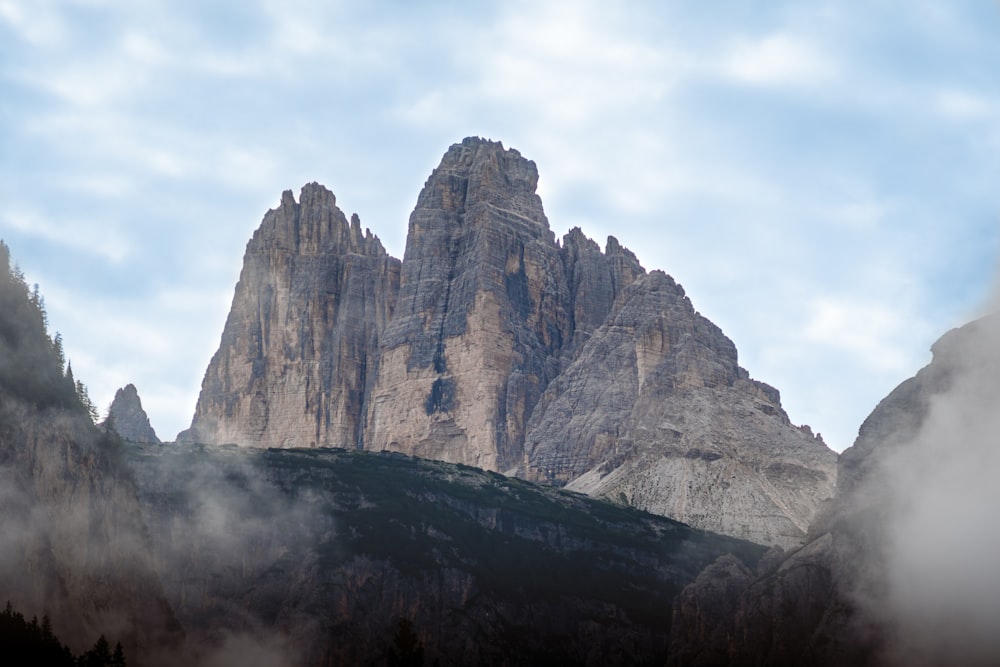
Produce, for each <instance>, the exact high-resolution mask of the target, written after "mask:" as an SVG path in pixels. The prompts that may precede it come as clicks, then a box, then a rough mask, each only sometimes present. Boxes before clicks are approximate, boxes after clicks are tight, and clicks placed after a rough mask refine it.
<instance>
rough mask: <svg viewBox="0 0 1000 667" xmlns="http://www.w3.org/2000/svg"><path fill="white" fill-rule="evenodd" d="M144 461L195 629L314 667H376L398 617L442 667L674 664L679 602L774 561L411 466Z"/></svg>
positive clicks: (219, 452) (550, 497) (443, 468)
mask: <svg viewBox="0 0 1000 667" xmlns="http://www.w3.org/2000/svg"><path fill="white" fill-rule="evenodd" d="M129 459H130V462H131V464H132V466H133V467H134V469H135V471H136V477H137V481H138V484H139V488H140V496H141V499H142V502H143V506H144V511H145V515H146V518H147V522H148V524H149V526H150V530H151V532H152V535H153V540H154V543H155V549H156V551H157V559H158V560H159V567H160V570H161V575H162V577H163V580H164V583H165V585H166V588H167V590H168V591H170V594H169V595H170V599H171V603H172V604H173V606H174V608H175V609H176V610H177V613H178V615H179V617H180V619H181V621H182V622H183V623H184V625H185V626H186V627H187V628H188V629H189V631H191V632H194V633H198V632H201V633H203V634H204V635H205V636H204V637H203V638H202V639H203V640H204V642H205V643H206V644H212V643H214V642H222V641H224V639H225V637H226V636H228V635H231V634H233V633H248V634H250V635H253V636H257V637H259V636H260V635H261V634H262V633H263V634H265V635H266V634H269V633H280V635H282V636H283V637H285V638H287V639H288V643H287V656H288V658H289V660H296V659H301V660H302V661H304V662H305V663H306V664H325V661H331V662H332V663H333V664H367V663H368V661H370V660H374V661H376V664H379V663H381V661H383V660H385V659H386V658H387V657H388V650H389V648H390V645H391V643H392V638H393V636H394V634H395V633H396V632H397V631H398V628H399V622H400V619H405V620H406V621H408V622H409V623H411V624H412V625H411V626H409V627H412V629H413V631H414V632H415V633H416V636H417V637H418V639H419V641H420V642H421V644H422V645H423V647H424V648H425V654H426V657H427V663H428V664H430V663H431V662H432V661H434V660H438V661H440V664H442V665H449V664H456V665H457V664H462V665H468V664H535V665H537V664H595V665H596V664H601V665H607V664H663V662H664V660H665V659H666V657H667V656H666V649H667V643H668V642H667V640H668V636H669V631H670V609H671V604H672V601H673V598H674V595H675V594H676V593H677V592H678V591H679V590H680V589H681V588H683V586H684V585H685V584H686V583H687V582H689V581H690V580H691V579H692V578H693V577H694V576H695V575H696V574H697V573H698V572H699V571H700V570H701V569H702V568H703V567H704V566H705V565H706V564H708V563H709V562H711V561H713V560H714V559H715V558H716V557H718V556H719V555H720V554H722V553H726V552H733V553H736V554H738V555H739V557H740V558H741V559H742V560H743V561H745V562H746V563H747V564H748V565H750V566H753V565H754V564H755V563H756V561H757V560H758V559H759V557H760V555H761V554H762V552H763V548H762V547H758V546H757V545H753V544H751V543H748V542H743V541H740V540H736V539H733V538H728V537H723V536H719V535H714V534H710V533H705V532H703V531H698V530H695V529H693V528H690V527H688V526H686V525H684V524H680V523H677V522H674V521H670V520H668V519H664V518H661V517H656V516H654V515H650V514H646V513H644V512H640V511H638V510H634V509H628V508H622V507H619V506H615V505H611V504H608V503H604V502H601V501H597V500H593V499H590V498H587V497H584V496H580V495H576V494H569V493H565V492H560V491H557V490H554V489H551V488H549V487H542V486H538V485H535V484H532V483H529V482H525V481H522V480H518V479H512V478H508V477H504V476H502V475H499V474H497V473H491V472H484V471H482V470H478V469H475V468H470V467H467V466H462V465H455V464H447V463H442V462H436V461H429V460H421V459H415V458H409V457H406V456H403V455H400V454H389V453H381V454H380V453H370V452H361V451H345V450H331V449H310V450H247V449H239V448H236V447H233V446H221V447H216V446H201V445H189V446H177V447H171V446H156V445H145V446H135V447H133V448H130V453H129ZM192 639H194V637H192ZM199 641H200V640H199Z"/></svg>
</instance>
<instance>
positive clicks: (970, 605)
mask: <svg viewBox="0 0 1000 667" xmlns="http://www.w3.org/2000/svg"><path fill="white" fill-rule="evenodd" d="M933 353H934V358H933V361H932V362H931V363H930V364H929V365H928V366H926V367H925V368H923V369H922V370H920V371H919V372H918V373H917V374H916V376H914V377H912V378H910V379H908V380H906V381H905V382H903V383H902V384H900V385H899V386H898V387H897V388H896V389H895V390H893V391H892V392H891V393H890V394H889V395H888V396H887V397H886V398H885V399H883V400H882V401H881V402H880V403H879V405H878V406H877V407H876V408H875V410H874V411H873V412H872V413H871V415H870V416H869V417H868V418H867V419H866V420H865V422H864V423H863V424H862V426H861V428H860V430H859V433H858V438H857V440H856V441H855V443H854V445H853V446H852V447H851V448H849V449H848V450H846V451H845V452H844V453H843V454H842V455H841V457H840V462H839V480H840V484H839V486H838V490H837V494H836V497H835V499H834V501H833V502H832V503H831V504H830V505H829V507H827V508H825V509H824V511H822V512H821V513H820V514H819V515H818V517H817V519H816V520H815V521H814V523H813V525H812V527H811V529H810V539H809V540H808V541H807V543H806V544H805V545H804V546H802V547H801V548H798V549H794V550H790V551H789V552H788V553H786V554H784V555H783V556H782V557H780V558H779V559H778V564H777V566H775V567H769V568H765V569H764V571H763V572H758V573H757V574H756V575H754V576H746V574H747V573H745V572H743V573H735V574H733V575H732V577H731V581H732V585H731V586H728V587H727V588H726V590H725V592H724V594H720V592H719V586H718V585H717V584H716V583H714V579H713V577H714V578H717V577H718V576H719V569H720V568H722V567H723V564H717V565H716V566H713V568H714V569H713V568H710V569H708V570H706V571H705V572H704V573H703V574H702V575H701V576H699V578H698V579H697V580H696V581H695V582H694V583H692V584H691V585H690V586H689V587H688V588H687V589H686V590H685V591H684V592H683V593H682V594H681V596H680V597H679V598H678V600H679V601H678V602H677V603H675V605H674V616H673V618H674V621H673V628H674V632H673V640H672V648H673V650H672V659H671V662H670V663H669V664H672V665H674V664H675V665H689V664H714V665H748V664H754V665H801V664H810V665H830V666H835V665H891V666H895V665H943V664H969V665H989V664H996V663H997V659H998V657H1000V642H997V640H996V636H997V630H998V629H1000V626H998V625H997V623H996V621H995V619H996V615H995V613H992V611H995V608H996V605H995V604H993V605H992V606H990V605H989V604H987V605H985V606H983V605H982V604H980V603H979V602H976V601H974V598H975V596H974V595H973V594H971V591H974V590H989V591H994V592H995V590H996V586H995V585H993V584H992V583H991V582H992V581H994V580H993V578H992V575H990V574H988V572H990V571H992V565H990V566H984V565H983V563H984V561H981V560H980V557H979V555H978V554H980V553H981V550H982V544H980V543H985V541H986V540H989V539H992V538H991V537H986V536H985V535H984V534H982V532H981V531H983V530H988V529H987V528H985V527H977V526H976V525H975V524H973V523H972V521H973V519H972V518H970V517H969V516H968V514H969V511H970V510H969V504H970V503H968V502H967V501H961V502H962V505H961V508H962V509H964V510H965V511H964V512H959V513H956V512H952V511H949V509H948V508H949V505H950V504H953V503H956V499H957V498H966V497H968V498H970V499H973V500H975V501H976V502H981V500H978V499H981V498H982V497H983V494H984V493H986V494H987V495H988V496H989V498H991V499H992V498H995V495H996V494H995V493H993V492H991V491H990V490H989V489H993V488H995V484H994V480H993V477H992V474H993V473H992V472H989V473H985V474H981V475H978V476H977V474H976V470H979V469H981V468H982V466H984V465H987V464H986V460H987V459H988V458H989V455H988V454H986V452H990V451H993V450H994V448H995V447H994V443H995V438H994V435H993V434H994V433H995V428H996V426H997V425H998V417H997V414H998V413H997V411H996V405H997V399H998V396H1000V382H998V381H997V379H996V378H997V377H1000V318H998V317H997V316H993V317H990V318H986V319H984V320H980V321H977V322H973V323H972V324H969V325H966V326H965V327H962V328H961V329H957V330H954V331H951V332H949V333H948V334H946V335H945V336H944V337H942V338H941V339H940V340H939V341H938V342H937V343H935V345H934V346H933ZM994 460H995V459H994ZM963 461H964V462H963ZM956 471H961V473H962V474H961V475H960V476H959V475H957V474H956ZM928 498H929V499H930V501H929V502H928V500H927V499H928ZM928 505H929V508H928V509H927V510H925V512H926V513H925V514H923V515H921V514H920V512H921V510H920V508H921V507H927V506H928ZM972 511H978V512H979V513H980V514H981V515H983V516H984V517H985V516H989V517H992V512H993V510H992V505H990V506H989V507H980V508H979V509H974V510H972ZM949 523H953V524H955V526H956V527H955V528H951V529H949V528H948V527H947V526H946V525H945V524H949ZM956 531H957V533H958V534H959V535H960V536H961V539H960V540H957V541H956V542H954V543H949V542H948V541H947V538H946V537H943V536H939V534H940V535H948V534H952V533H955V532H956ZM728 571H734V570H733V568H732V567H730V568H729V569H728ZM984 587H985V588H984ZM921 591H923V592H925V594H924V597H921V595H922V593H921ZM986 595H991V593H988V594H986ZM980 597H982V596H980ZM993 599H994V600H995V597H994V598H993ZM917 601H919V602H917ZM914 617H915V618H916V619H917V621H916V622H915V621H914ZM956 619H961V620H956ZM699 655H701V656H712V659H711V660H707V661H704V662H702V661H699V660H695V659H686V658H684V657H683V656H687V658H691V657H692V656H699Z"/></svg>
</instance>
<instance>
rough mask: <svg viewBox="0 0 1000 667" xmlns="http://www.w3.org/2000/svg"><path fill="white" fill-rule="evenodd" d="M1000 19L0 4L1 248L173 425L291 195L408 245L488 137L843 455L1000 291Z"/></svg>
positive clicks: (151, 0)
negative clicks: (450, 167)
mask: <svg viewBox="0 0 1000 667" xmlns="http://www.w3.org/2000/svg"><path fill="white" fill-rule="evenodd" d="M998 35H1000V3H998V2H996V1H995V0H992V1H991V0H975V1H973V0H959V1H954V2H947V3H944V2H938V1H922V0H914V1H905V2H904V1H902V0H900V1H896V2H894V1H889V0H886V1H875V2H848V1H842V2H824V1H822V0H818V1H815V2H810V3H800V2H793V1H787V0H786V1H770V2H763V1H756V2H752V1H741V0H732V1H729V2H718V3H692V2H681V1H680V0H663V1H657V0H651V1H648V2H646V1H641V0H636V1H626V2H619V3H609V2H606V1H605V2H596V1H595V2H592V1H590V0H576V1H573V2H568V1H567V2H545V1H543V0H533V1H532V2H521V1H517V0H513V1H508V2H481V3H466V2H451V1H442V2H420V3H417V2H364V3H360V2H355V3H350V2H302V1H298V0H258V1H256V2H253V1H246V0H241V1H239V2H235V1H234V2H226V1H221V2H205V1H198V2H188V1H178V0H133V1H130V2H128V3H122V2H115V1H113V0H107V1H105V0H63V1H56V0H0V100H2V102H0V173H2V177H0V197H2V202H3V203H2V205H0V238H2V239H3V240H4V241H5V242H6V243H7V244H8V245H9V246H10V248H11V253H12V256H13V258H14V260H15V261H16V262H17V263H18V264H19V266H20V268H21V269H22V270H23V271H24V273H25V274H26V276H27V279H28V281H29V284H31V283H37V284H38V285H39V287H40V290H41V293H42V295H43V296H44V298H45V304H46V308H47V312H48V318H49V326H50V330H51V331H52V332H53V333H54V332H56V331H58V332H59V333H61V334H62V337H63V340H64V346H65V349H66V353H67V356H68V357H69V359H70V361H71V362H72V364H73V370H74V374H75V376H76V377H77V378H78V379H81V380H82V381H83V382H84V383H85V384H86V385H87V386H88V388H89V390H90V394H91V397H92V399H93V400H94V402H95V403H96V404H97V405H98V406H99V407H100V408H102V409H105V410H106V408H107V406H108V405H109V404H110V402H111V400H112V398H113V396H114V393H115V390H116V389H117V388H119V387H121V386H124V385H125V384H127V383H130V382H131V383H134V384H135V385H136V386H137V388H138V390H139V394H140V396H141V397H142V401H143V405H144V407H145V408H146V411H147V412H148V414H149V416H150V419H151V421H152V424H153V426H154V428H155V429H156V430H157V432H158V434H159V435H160V437H161V438H163V439H168V440H169V439H173V437H174V436H175V435H176V433H177V432H178V431H180V430H182V429H184V428H186V427H187V426H188V425H189V424H190V421H191V417H192V415H193V413H194V406H195V402H196V400H197V395H198V390H199V388H200V384H201V380H202V377H203V375H204V372H205V368H206V367H207V365H208V362H209V359H210V358H211V356H212V354H213V353H214V351H215V350H216V348H217V347H218V345H219V340H220V336H221V333H222V328H223V324H224V322H225V318H226V314H227V312H228V309H229V304H230V302H231V300H232V296H233V289H234V286H235V284H236V281H237V278H238V276H239V270H240V267H241V264H242V255H243V251H244V248H245V245H246V242H247V241H248V240H249V238H250V236H251V234H252V233H253V231H254V229H255V228H256V227H257V226H258V225H259V224H260V221H261V218H262V217H263V215H264V213H265V212H266V211H267V210H268V209H270V208H274V207H276V206H277V205H278V203H279V201H280V196H281V193H282V191H283V190H287V189H291V190H293V191H294V192H295V193H296V196H297V195H298V192H299V189H300V188H301V187H302V185H303V184H305V183H307V182H311V181H318V182H320V183H322V184H324V185H326V186H327V187H329V188H330V189H331V190H332V191H333V192H334V193H335V194H336V195H337V200H338V205H339V206H340V207H341V208H342V209H344V211H345V212H346V213H348V214H350V213H354V212H356V213H358V215H359V216H360V217H361V221H362V225H363V226H366V227H369V228H370V229H371V230H372V231H373V232H374V233H375V234H377V235H378V236H379V237H380V238H381V240H382V242H383V243H384V245H385V246H386V248H387V249H388V250H389V252H390V253H391V254H393V255H395V256H397V257H401V256H402V253H403V249H404V245H405V236H406V229H407V218H408V216H409V213H410V211H411V210H412V208H413V206H414V205H415V203H416V197H417V194H418V192H419V191H420V188H421V186H422V185H423V183H424V181H425V180H426V178H427V177H428V175H429V174H430V171H431V170H432V169H433V168H434V167H435V166H436V165H437V163H438V161H439V160H440V159H441V156H442V155H443V154H444V152H445V151H446V150H447V148H448V146H449V145H451V144H453V143H455V142H458V141H461V139H462V138H464V137H466V136H473V135H475V136H483V137H487V138H490V139H494V140H499V141H502V142H503V143H504V145H505V146H508V147H513V148H517V149H518V150H519V151H520V152H521V153H522V154H523V155H525V156H526V157H528V158H529V159H532V160H534V161H535V162H536V164H537V165H538V170H539V173H540V180H539V194H540V196H541V198H542V201H543V203H544V206H545V210H546V214H547V216H548V219H549V223H550V226H551V227H552V229H553V231H554V232H555V234H556V236H557V237H561V236H562V235H563V234H564V233H565V232H566V231H568V230H569V229H570V228H572V227H575V226H579V227H581V228H582V229H583V230H584V232H585V233H586V234H587V235H588V236H590V237H592V238H594V239H595V240H597V241H598V242H599V243H601V244H602V245H603V243H604V241H605V239H606V238H607V236H608V235H614V236H615V237H616V238H618V240H619V241H620V242H621V243H622V244H623V245H625V246H626V247H628V248H630V249H632V250H633V251H634V252H635V253H636V254H637V255H638V257H639V259H640V260H641V261H642V263H643V265H644V266H645V267H646V268H647V269H662V270H664V271H666V272H667V273H669V274H670V275H672V276H673V277H674V278H675V279H676V280H677V281H678V282H679V283H681V284H682V285H683V286H684V287H685V289H686V291H687V293H688V295H689V296H690V297H691V299H692V302H693V303H694V306H695V308H697V309H698V310H699V311H700V312H701V313H702V314H703V315H705V316H707V317H708V318H709V319H711V320H712V321H714V322H715V323H716V324H718V325H719V326H720V327H721V328H722V330H723V331H724V332H725V333H726V334H727V335H728V336H729V337H730V338H731V339H732V340H733V341H734V342H735V344H736V346H737V348H738V350H739V353H740V362H741V365H742V366H744V367H745V368H747V369H748V370H749V372H750V374H751V375H752V376H753V377H755V378H756V379H759V380H762V381H764V382H767V383H769V384H771V385H773V386H775V387H777V388H778V389H780V390H781V393H782V402H783V405H784V407H785V409H786V410H787V411H788V413H789V416H790V418H791V419H792V421H793V422H795V423H797V424H809V425H810V426H811V427H812V428H813V430H814V431H818V432H820V433H822V434H823V435H824V438H825V440H826V442H827V443H828V444H829V445H830V446H831V447H833V448H834V449H836V450H842V449H844V448H845V447H847V446H849V445H850V444H851V443H852V442H853V440H854V438H855V436H856V434H857V429H858V426H859V425H860V424H861V422H862V421H863V420H864V418H865V417H866V416H867V415H868V413H869V412H870V411H871V410H872V409H873V408H874V406H875V405H876V403H877V402H878V401H879V400H880V399H881V398H882V397H884V396H885V395H886V394H887V393H888V392H889V391H890V390H891V389H892V388H893V387H895V386H896V385H897V384H898V383H899V382H901V381H902V380H904V379H905V378H907V377H909V376H911V375H913V373H914V372H916V371H917V370H918V369H919V368H920V367H922V366H923V365H925V364H926V363H927V362H928V361H929V360H930V352H929V349H930V345H931V344H932V343H933V341H934V340H936V339H937V338H938V337H939V336H940V335H942V334H943V333H944V332H945V331H947V330H948V329H950V328H952V327H955V326H958V325H960V324H963V323H965V322H967V321H968V320H970V319H973V318H975V317H976V316H978V315H980V314H981V312H982V309H983V303H984V302H985V300H986V298H987V295H988V293H989V291H990V289H991V288H992V287H993V285H994V284H995V282H996V268H997V255H998V250H1000V224H998V222H1000V187H998V185H997V183H998V176H1000V77H998V76H997V72H1000V39H997V36H998Z"/></svg>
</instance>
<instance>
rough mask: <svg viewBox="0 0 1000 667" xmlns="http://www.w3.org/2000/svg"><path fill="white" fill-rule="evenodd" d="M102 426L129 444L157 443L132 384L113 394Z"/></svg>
mask: <svg viewBox="0 0 1000 667" xmlns="http://www.w3.org/2000/svg"><path fill="white" fill-rule="evenodd" d="M102 426H103V427H104V428H106V429H112V430H114V431H115V432H116V433H117V434H118V435H120V436H121V437H122V438H124V439H125V440H128V441H129V442H159V441H160V439H159V438H158V437H156V431H154V430H153V427H152V426H151V425H150V423H149V416H148V415H147V414H146V411H145V410H143V409H142V401H141V400H140V399H139V392H138V390H137V389H136V388H135V385H134V384H127V385H125V386H124V387H122V388H121V389H119V390H118V391H116V392H115V398H114V400H113V401H111V407H110V408H109V409H108V417H107V419H105V420H104V423H103V424H102Z"/></svg>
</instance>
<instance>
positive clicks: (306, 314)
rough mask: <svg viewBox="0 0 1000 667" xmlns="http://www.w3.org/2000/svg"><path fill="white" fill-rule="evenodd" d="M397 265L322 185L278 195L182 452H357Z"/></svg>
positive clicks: (250, 247)
mask: <svg viewBox="0 0 1000 667" xmlns="http://www.w3.org/2000/svg"><path fill="white" fill-rule="evenodd" d="M398 291H399V260H398V259H395V258H393V257H390V256H389V255H388V254H387V253H386V251H385V248H384V247H383V246H382V242H381V241H379V239H378V237H377V236H375V235H373V234H372V233H371V232H370V231H369V230H366V231H365V233H364V234H362V232H361V221H360V219H359V218H358V217H357V216H356V215H355V216H352V218H351V220H350V221H348V220H347V217H346V216H345V215H344V213H343V212H342V211H341V210H340V209H339V208H338V207H337V204H336V197H335V196H334V194H333V193H332V192H331V191H330V190H328V189H327V188H325V187H323V186H322V185H319V184H317V183H310V184H307V185H306V186H304V187H303V188H302V191H301V194H300V196H299V202H296V201H295V199H294V197H293V196H292V193H291V191H285V193H284V194H283V195H282V198H281V204H280V206H279V207H278V208H276V209H272V210H270V211H268V212H267V213H266V214H265V215H264V220H263V221H262V222H261V225H260V227H259V228H258V229H257V231H256V232H254V235H253V238H251V239H250V242H249V243H247V249H246V253H245V255H244V258H243V270H242V271H241V273H240V280H239V283H237V285H236V293H235V295H234V296H233V305H232V308H231V310H230V313H229V317H228V318H227V320H226V326H225V329H224V330H223V334H222V341H221V343H220V346H219V350H218V352H216V354H215V356H214V357H213V358H212V361H211V362H210V364H209V367H208V370H207V371H206V373H205V379H204V380H203V382H202V389H201V394H200V396H199V398H198V404H197V406H196V408H195V416H194V419H193V420H192V422H191V428H189V429H188V430H186V431H183V432H181V433H180V434H178V436H177V439H178V440H179V441H201V442H215V443H224V442H235V443H240V444H253V445H257V446H266V447H294V446H307V447H322V446H355V445H356V444H358V443H360V440H361V436H362V429H363V424H364V414H365V412H366V408H365V401H366V399H367V397H368V395H369V391H370V383H371V382H372V381H373V380H374V376H375V369H376V362H377V355H376V352H377V350H378V341H379V337H380V335H381V333H382V330H383V329H384V328H385V325H386V323H387V322H388V320H389V317H390V315H391V313H392V309H393V306H394V304H395V301H396V295H397V293H398Z"/></svg>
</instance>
